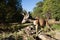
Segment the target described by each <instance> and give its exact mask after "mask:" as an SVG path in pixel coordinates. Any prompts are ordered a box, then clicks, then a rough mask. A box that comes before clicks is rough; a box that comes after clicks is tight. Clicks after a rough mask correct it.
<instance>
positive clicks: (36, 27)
mask: <svg viewBox="0 0 60 40" xmlns="http://www.w3.org/2000/svg"><path fill="white" fill-rule="evenodd" d="M35 29H36V36H37V35H38V25H36V26H35Z"/></svg>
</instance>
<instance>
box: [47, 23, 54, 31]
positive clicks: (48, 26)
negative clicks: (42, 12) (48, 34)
mask: <svg viewBox="0 0 60 40" xmlns="http://www.w3.org/2000/svg"><path fill="white" fill-rule="evenodd" d="M46 27H47V28H48V29H50V31H53V30H52V28H51V27H50V25H49V23H48V22H46Z"/></svg>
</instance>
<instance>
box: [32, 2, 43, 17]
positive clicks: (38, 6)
mask: <svg viewBox="0 0 60 40" xmlns="http://www.w3.org/2000/svg"><path fill="white" fill-rule="evenodd" d="M42 7H43V1H40V2H38V3H37V4H36V7H35V8H34V9H33V13H32V15H34V17H36V16H39V17H41V16H42V14H41V13H42V12H43V10H42Z"/></svg>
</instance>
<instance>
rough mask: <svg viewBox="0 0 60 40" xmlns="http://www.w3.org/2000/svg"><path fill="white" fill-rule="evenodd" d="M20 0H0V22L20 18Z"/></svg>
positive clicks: (13, 20) (16, 20) (15, 20)
mask: <svg viewBox="0 0 60 40" xmlns="http://www.w3.org/2000/svg"><path fill="white" fill-rule="evenodd" d="M21 2H22V0H0V22H18V21H19V20H20V18H21V12H22V5H21Z"/></svg>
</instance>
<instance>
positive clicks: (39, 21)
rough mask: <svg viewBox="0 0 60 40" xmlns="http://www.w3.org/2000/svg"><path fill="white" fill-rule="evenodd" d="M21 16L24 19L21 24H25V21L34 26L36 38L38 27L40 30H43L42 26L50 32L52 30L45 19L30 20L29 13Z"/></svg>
mask: <svg viewBox="0 0 60 40" xmlns="http://www.w3.org/2000/svg"><path fill="white" fill-rule="evenodd" d="M23 15H24V18H23V20H22V23H26V22H27V21H29V22H32V23H33V25H35V26H34V27H35V29H36V36H37V34H38V27H39V26H40V28H44V26H45V25H46V26H47V27H48V28H49V29H50V30H52V29H51V27H50V24H49V23H48V20H47V19H44V18H39V17H36V18H32V17H31V16H30V15H29V13H26V14H23Z"/></svg>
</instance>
